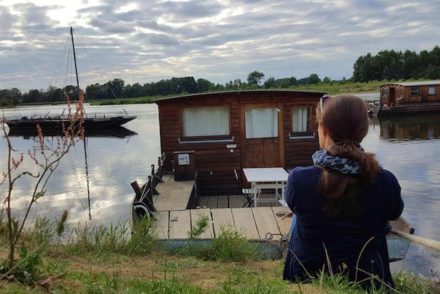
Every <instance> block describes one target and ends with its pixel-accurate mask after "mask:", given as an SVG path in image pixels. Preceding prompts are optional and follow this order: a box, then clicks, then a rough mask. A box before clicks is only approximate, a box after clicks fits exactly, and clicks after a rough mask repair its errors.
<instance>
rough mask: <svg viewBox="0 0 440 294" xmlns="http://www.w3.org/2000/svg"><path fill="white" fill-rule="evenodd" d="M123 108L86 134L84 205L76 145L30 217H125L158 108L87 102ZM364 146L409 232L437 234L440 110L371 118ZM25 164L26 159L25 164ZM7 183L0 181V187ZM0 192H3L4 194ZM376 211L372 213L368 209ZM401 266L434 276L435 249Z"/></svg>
mask: <svg viewBox="0 0 440 294" xmlns="http://www.w3.org/2000/svg"><path fill="white" fill-rule="evenodd" d="M63 108H64V106H61V105H57V106H35V107H17V108H14V109H5V110H3V115H4V116H5V117H6V118H12V117H21V116H24V115H27V116H30V115H32V114H36V113H38V114H41V115H46V114H49V115H53V114H57V113H61V112H62V110H63ZM123 109H125V110H126V111H127V112H128V113H129V114H130V115H136V116H137V119H135V120H133V121H131V122H129V123H127V124H125V125H124V127H125V128H126V129H123V130H122V131H119V132H117V133H112V134H105V135H103V136H99V137H98V136H89V137H87V139H86V144H87V155H88V167H89V180H90V194H91V201H90V207H89V202H88V197H87V185H86V182H87V181H86V173H85V160H84V147H83V144H82V143H80V144H78V145H76V146H75V147H74V148H73V149H72V150H71V151H70V152H69V153H68V154H67V155H66V157H65V158H64V159H63V161H62V162H61V164H60V166H59V168H58V171H57V173H56V174H55V175H54V176H53V178H52V179H51V181H50V182H49V184H48V187H47V192H46V196H44V197H42V198H41V199H39V200H38V202H37V204H36V205H35V209H33V210H32V212H31V217H33V218H35V217H41V216H45V217H48V218H55V217H56V218H59V217H60V216H61V214H62V212H63V211H64V210H65V209H67V210H68V211H69V223H71V224H76V223H78V222H79V221H87V220H88V218H89V211H90V212H91V216H92V220H93V222H94V223H98V224H110V223H113V224H116V223H125V222H127V220H128V219H129V217H130V203H131V201H132V197H133V191H132V188H131V186H130V183H131V182H132V181H134V180H136V181H138V182H139V183H144V182H145V180H146V177H147V175H148V174H149V173H150V169H151V167H150V165H151V164H152V163H156V162H157V157H158V156H159V154H160V139H159V123H158V111H157V106H156V105H155V104H138V105H123V106H120V105H115V106H90V105H86V113H87V114H88V115H93V114H95V113H116V112H121V111H123ZM10 138H11V142H12V144H13V146H14V148H15V149H16V150H17V152H18V155H19V153H20V152H24V153H27V150H28V149H30V148H32V146H34V145H35V144H38V142H37V139H35V138H34V137H32V136H31V137H24V136H11V137H10ZM362 146H363V147H364V149H366V150H367V151H369V152H373V153H375V154H376V155H377V158H378V160H379V162H380V164H381V165H382V166H383V167H384V168H386V169H388V170H390V171H392V172H393V173H394V174H395V175H396V177H397V178H398V179H399V182H400V185H401V187H402V196H403V199H404V201H405V209H404V212H403V216H404V217H405V218H406V219H407V220H408V221H409V222H410V224H411V226H412V227H414V228H415V234H417V235H420V236H422V237H425V238H432V239H437V240H438V239H440V237H439V236H440V226H439V224H440V164H439V157H440V115H435V116H429V117H428V116H416V117H412V118H403V119H399V118H397V119H391V120H385V121H379V120H377V119H375V120H371V121H370V128H369V132H368V134H367V136H366V138H365V139H364V141H363V142H362ZM0 158H1V161H0V170H2V171H4V170H6V158H7V145H6V140H5V138H4V137H3V136H0ZM29 168H31V167H29ZM31 185H32V182H31V181H30V180H24V181H21V182H18V183H17V185H16V188H15V189H14V195H13V198H14V201H13V209H14V211H15V215H16V216H17V217H20V216H22V215H23V213H24V212H25V207H26V205H27V203H28V201H29V194H30V189H31ZM5 191H6V185H2V186H0V193H1V194H0V195H5ZM2 197H4V196H2ZM372 217H374V216H372ZM402 267H405V268H406V269H408V270H411V271H414V272H418V273H421V274H423V275H424V276H426V277H429V278H439V277H440V255H439V253H435V252H433V251H431V250H429V249H426V248H424V247H420V246H418V245H415V244H411V246H410V249H409V252H408V255H407V259H406V260H405V262H404V263H400V264H398V265H395V266H394V267H393V269H394V270H399V269H400V268H402Z"/></svg>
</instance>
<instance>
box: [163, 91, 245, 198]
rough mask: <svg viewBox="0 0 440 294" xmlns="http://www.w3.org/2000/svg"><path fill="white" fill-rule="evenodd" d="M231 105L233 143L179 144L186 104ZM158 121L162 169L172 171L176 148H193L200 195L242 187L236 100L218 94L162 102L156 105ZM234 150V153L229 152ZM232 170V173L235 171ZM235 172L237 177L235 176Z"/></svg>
mask: <svg viewBox="0 0 440 294" xmlns="http://www.w3.org/2000/svg"><path fill="white" fill-rule="evenodd" d="M218 105H229V106H230V116H231V118H230V124H231V126H230V129H231V134H230V137H231V138H232V137H233V138H234V141H233V142H227V143H225V142H222V143H191V144H190V143H180V142H179V138H181V136H182V134H181V128H180V126H181V123H182V122H181V110H182V109H183V108H185V107H188V106H218ZM159 122H160V137H161V142H160V143H161V149H162V152H165V153H166V155H167V159H166V161H165V168H166V170H168V171H171V170H172V163H171V160H172V158H173V152H175V151H195V152H196V153H195V166H196V169H197V172H198V179H199V181H198V183H199V187H198V188H199V190H200V192H201V193H202V194H203V195H211V194H213V195H215V194H217V193H220V192H219V187H220V188H221V192H226V193H227V192H229V193H231V194H232V193H233V194H236V193H238V192H239V191H240V190H241V175H240V170H241V156H240V106H239V103H238V102H237V100H236V99H233V98H225V99H223V97H218V98H216V99H213V98H209V99H206V97H205V96H201V97H191V98H187V99H186V98H181V99H180V100H178V101H176V100H170V101H164V102H161V103H160V104H159ZM230 144H236V145H237V148H234V149H228V148H227V145H230ZM231 150H233V152H231ZM234 170H235V172H234ZM236 173H237V176H238V179H237V177H236Z"/></svg>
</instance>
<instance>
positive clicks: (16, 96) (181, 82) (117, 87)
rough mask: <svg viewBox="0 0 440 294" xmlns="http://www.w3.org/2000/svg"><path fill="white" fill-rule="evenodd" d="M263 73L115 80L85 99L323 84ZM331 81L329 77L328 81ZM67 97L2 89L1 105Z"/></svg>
mask: <svg viewBox="0 0 440 294" xmlns="http://www.w3.org/2000/svg"><path fill="white" fill-rule="evenodd" d="M263 79H264V74H263V73H262V72H258V71H253V72H251V73H249V75H248V78H247V80H246V81H242V80H241V79H235V80H234V81H229V82H227V83H225V84H224V85H223V84H214V83H212V82H210V81H209V80H207V79H202V78H199V79H197V80H196V79H195V78H194V77H192V76H188V77H179V78H176V77H174V78H171V79H164V80H160V81H158V82H151V83H145V84H143V85H141V84H139V83H134V84H125V81H124V80H122V79H113V80H111V81H108V82H106V83H104V84H99V83H95V84H91V85H88V86H87V87H86V89H85V99H86V100H100V99H116V98H121V97H124V98H133V97H151V96H168V95H179V94H193V93H203V92H212V91H228V90H248V89H260V88H288V87H290V86H296V85H301V84H304V85H305V84H313V83H319V82H321V79H320V78H319V76H318V75H317V74H311V75H310V76H309V77H307V78H302V79H296V78H295V77H290V78H283V79H274V78H273V77H270V78H268V79H267V80H266V81H265V82H264V83H263ZM327 79H328V78H327ZM65 94H67V95H68V96H69V97H70V99H76V97H78V91H77V88H76V87H75V86H73V85H68V86H65V87H64V88H57V87H53V86H50V87H49V88H48V89H47V90H44V89H40V90H38V89H32V90H29V91H28V92H26V93H22V92H21V91H20V90H19V89H17V88H11V89H3V90H0V106H11V105H18V104H22V103H51V102H57V101H65V99H66V97H65Z"/></svg>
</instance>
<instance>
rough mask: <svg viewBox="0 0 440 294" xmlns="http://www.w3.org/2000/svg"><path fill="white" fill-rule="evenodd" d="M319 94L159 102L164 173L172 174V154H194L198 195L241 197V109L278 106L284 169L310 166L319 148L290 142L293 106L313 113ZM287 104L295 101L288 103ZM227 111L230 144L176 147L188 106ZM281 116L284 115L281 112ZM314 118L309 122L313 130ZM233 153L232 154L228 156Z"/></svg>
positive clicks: (197, 97)
mask: <svg viewBox="0 0 440 294" xmlns="http://www.w3.org/2000/svg"><path fill="white" fill-rule="evenodd" d="M320 96H321V95H320V94H318V93H302V92H299V93H297V92H270V91H267V92H245V93H243V92H237V93H228V92H226V93H219V94H211V95H209V94H208V95H195V96H188V97H182V98H177V99H170V100H164V101H159V102H158V106H159V107H158V109H159V122H160V138H161V142H160V143H161V149H162V152H165V153H166V156H167V157H166V161H165V169H166V170H167V171H171V170H172V163H171V160H172V159H173V152H175V151H195V166H196V169H197V171H198V178H199V186H198V188H199V193H200V194H201V195H219V194H221V193H229V194H236V193H240V191H241V187H242V183H243V181H244V180H243V179H242V177H243V175H242V172H241V170H242V154H241V150H242V144H243V142H244V139H245V138H243V137H242V135H241V132H242V129H243V128H244V123H245V122H244V118H243V119H241V115H242V111H243V106H244V105H249V104H254V105H255V104H275V103H278V104H279V105H281V108H282V111H284V117H283V122H284V126H283V127H284V133H283V136H281V137H282V138H283V140H282V141H283V142H282V144H283V146H284V150H285V156H284V165H285V167H286V168H289V169H290V168H292V167H294V166H297V165H307V164H311V155H312V154H313V152H315V151H316V150H317V149H318V148H319V144H318V139H317V136H316V138H313V139H301V140H290V139H289V133H290V132H292V117H291V116H292V112H291V108H292V107H293V105H298V103H299V104H301V105H308V106H310V107H312V110H313V111H312V113H314V112H315V107H316V105H317V103H318V101H319V98H320ZM288 101H295V102H289V103H288ZM219 105H229V107H230V124H231V125H230V129H231V134H230V137H233V138H234V140H233V142H227V143H226V142H222V143H179V138H181V135H182V134H181V124H182V122H181V110H182V109H183V108H185V107H189V106H191V107H192V106H219ZM282 113H283V112H282ZM314 121H315V117H314V116H313V117H312V118H310V121H309V123H312V124H313V126H314V128H316V125H315V124H314ZM231 144H236V145H237V146H236V148H234V149H228V148H227V145H231ZM231 150H233V152H231Z"/></svg>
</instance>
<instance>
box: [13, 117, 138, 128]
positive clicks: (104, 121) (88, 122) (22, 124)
mask: <svg viewBox="0 0 440 294" xmlns="http://www.w3.org/2000/svg"><path fill="white" fill-rule="evenodd" d="M135 118H136V116H134V115H127V114H126V115H115V116H108V115H102V116H93V117H85V118H84V123H83V126H84V130H86V131H87V130H91V129H103V128H113V127H120V126H121V125H123V124H125V123H127V122H129V121H131V120H133V119H135ZM6 124H7V125H8V127H9V129H10V130H11V131H14V132H16V131H17V130H36V127H37V124H39V125H40V127H41V129H42V130H43V132H44V131H54V130H59V131H61V130H62V128H63V125H64V127H68V126H69V124H70V120H69V118H68V117H64V116H55V117H49V116H47V117H27V116H23V117H21V118H19V119H10V120H7V121H6Z"/></svg>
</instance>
